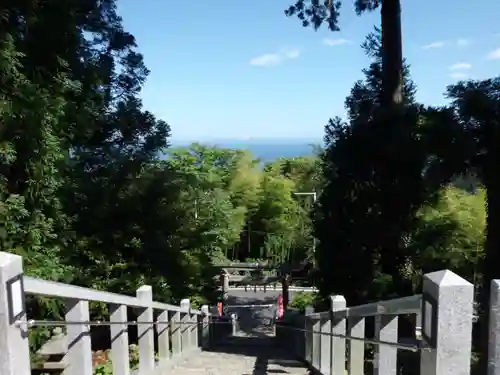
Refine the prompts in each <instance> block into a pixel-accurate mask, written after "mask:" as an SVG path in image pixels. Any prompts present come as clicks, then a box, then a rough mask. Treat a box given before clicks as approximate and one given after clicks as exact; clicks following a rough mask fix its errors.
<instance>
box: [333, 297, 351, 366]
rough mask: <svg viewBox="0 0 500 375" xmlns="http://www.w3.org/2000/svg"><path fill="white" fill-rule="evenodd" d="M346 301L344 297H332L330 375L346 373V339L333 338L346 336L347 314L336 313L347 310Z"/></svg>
mask: <svg viewBox="0 0 500 375" xmlns="http://www.w3.org/2000/svg"><path fill="white" fill-rule="evenodd" d="M346 306H347V305H346V300H345V298H344V296H330V310H331V316H332V336H331V337H330V340H331V344H330V348H331V354H330V355H331V359H332V360H331V368H330V374H344V373H345V348H346V345H345V341H346V340H345V337H339V336H333V335H340V336H345V334H346V314H341V315H340V316H339V315H338V314H337V315H335V314H334V313H335V312H338V311H342V310H345V309H346Z"/></svg>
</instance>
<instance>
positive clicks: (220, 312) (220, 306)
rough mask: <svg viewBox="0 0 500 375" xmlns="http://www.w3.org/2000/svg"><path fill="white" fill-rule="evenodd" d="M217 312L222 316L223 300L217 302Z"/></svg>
mask: <svg viewBox="0 0 500 375" xmlns="http://www.w3.org/2000/svg"><path fill="white" fill-rule="evenodd" d="M217 312H218V313H219V316H222V302H217Z"/></svg>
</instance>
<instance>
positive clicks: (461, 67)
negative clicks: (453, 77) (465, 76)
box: [448, 63, 472, 70]
mask: <svg viewBox="0 0 500 375" xmlns="http://www.w3.org/2000/svg"><path fill="white" fill-rule="evenodd" d="M470 68H472V65H471V64H469V63H456V64H453V65H450V66H449V67H448V69H450V70H466V69H470Z"/></svg>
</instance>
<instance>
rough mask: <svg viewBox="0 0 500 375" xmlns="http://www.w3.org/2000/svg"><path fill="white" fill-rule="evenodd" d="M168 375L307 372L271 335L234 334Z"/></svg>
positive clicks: (292, 374) (263, 374)
mask: <svg viewBox="0 0 500 375" xmlns="http://www.w3.org/2000/svg"><path fill="white" fill-rule="evenodd" d="M169 374H171V375H267V374H291V375H309V374H310V372H309V371H308V370H307V369H306V368H305V367H304V366H303V364H302V363H300V362H298V361H296V360H294V359H292V358H290V356H289V355H288V353H286V352H285V351H284V350H281V349H280V348H279V347H277V345H275V342H274V340H273V338H272V337H265V336H261V337H255V336H254V337H244V336H240V337H233V338H231V339H230V340H228V342H227V343H224V344H222V345H219V346H218V347H215V348H213V349H211V350H210V351H204V352H201V353H200V354H199V355H197V356H195V357H192V358H189V359H186V360H185V361H184V362H182V363H179V364H178V365H177V366H175V367H173V368H172V370H171V371H170V372H169Z"/></svg>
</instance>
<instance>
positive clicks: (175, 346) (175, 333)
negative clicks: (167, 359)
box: [170, 311, 182, 357]
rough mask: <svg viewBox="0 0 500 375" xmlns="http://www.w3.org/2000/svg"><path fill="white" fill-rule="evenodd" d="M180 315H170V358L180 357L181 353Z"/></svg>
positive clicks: (176, 312) (177, 313)
mask: <svg viewBox="0 0 500 375" xmlns="http://www.w3.org/2000/svg"><path fill="white" fill-rule="evenodd" d="M180 322H181V313H180V312H179V311H174V312H172V313H171V315H170V327H171V333H172V357H177V356H180V355H181V353H182V341H181V325H180Z"/></svg>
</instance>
